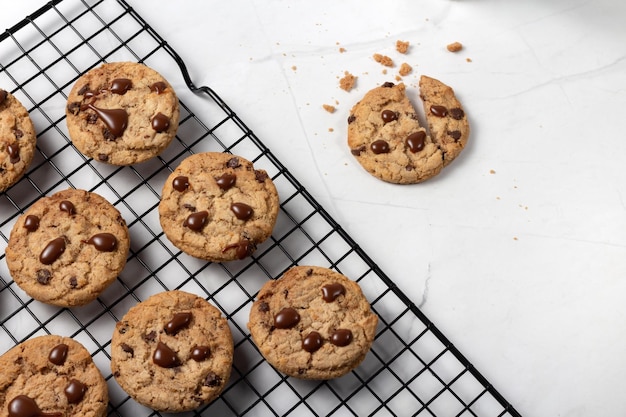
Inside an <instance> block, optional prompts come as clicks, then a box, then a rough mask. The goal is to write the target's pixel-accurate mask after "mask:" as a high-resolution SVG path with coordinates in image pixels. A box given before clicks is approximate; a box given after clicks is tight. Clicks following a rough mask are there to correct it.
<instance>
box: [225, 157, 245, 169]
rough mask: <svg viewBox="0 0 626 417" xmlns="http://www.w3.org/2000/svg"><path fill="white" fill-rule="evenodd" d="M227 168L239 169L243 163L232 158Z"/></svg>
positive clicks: (227, 163)
mask: <svg viewBox="0 0 626 417" xmlns="http://www.w3.org/2000/svg"><path fill="white" fill-rule="evenodd" d="M226 166H227V167H228V168H239V167H240V166H241V163H239V158H237V157H234V158H230V159H229V160H228V162H226Z"/></svg>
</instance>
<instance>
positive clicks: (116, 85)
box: [111, 78, 133, 96]
mask: <svg viewBox="0 0 626 417" xmlns="http://www.w3.org/2000/svg"><path fill="white" fill-rule="evenodd" d="M131 88H133V82H132V81H131V80H129V79H128V78H116V79H114V80H113V81H112V82H111V92H112V93H113V94H119V95H120V96H123V95H124V94H126V92H127V91H128V90H130V89H131Z"/></svg>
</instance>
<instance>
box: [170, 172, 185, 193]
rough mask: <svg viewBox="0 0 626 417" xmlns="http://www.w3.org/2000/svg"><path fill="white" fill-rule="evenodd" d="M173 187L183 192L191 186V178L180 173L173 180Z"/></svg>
mask: <svg viewBox="0 0 626 417" xmlns="http://www.w3.org/2000/svg"><path fill="white" fill-rule="evenodd" d="M172 187H174V189H175V190H176V191H178V192H181V193H182V192H183V191H185V190H187V188H189V178H188V177H185V176H184V175H180V176H178V177H176V178H174V179H173V180H172Z"/></svg>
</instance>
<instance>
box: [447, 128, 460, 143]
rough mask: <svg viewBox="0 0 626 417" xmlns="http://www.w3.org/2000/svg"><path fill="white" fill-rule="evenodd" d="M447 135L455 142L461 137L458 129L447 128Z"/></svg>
mask: <svg viewBox="0 0 626 417" xmlns="http://www.w3.org/2000/svg"><path fill="white" fill-rule="evenodd" d="M448 135H450V137H451V138H452V139H454V141H455V142H456V141H458V140H459V139H461V132H460V131H459V130H448Z"/></svg>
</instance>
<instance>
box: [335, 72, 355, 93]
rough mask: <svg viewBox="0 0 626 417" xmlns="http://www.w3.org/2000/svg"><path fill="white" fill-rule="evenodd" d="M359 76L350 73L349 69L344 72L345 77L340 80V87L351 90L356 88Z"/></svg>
mask: <svg viewBox="0 0 626 417" xmlns="http://www.w3.org/2000/svg"><path fill="white" fill-rule="evenodd" d="M356 79H357V77H355V76H354V75H352V74H350V73H349V72H348V71H346V72H344V76H343V78H341V79H340V80H339V87H340V88H341V89H342V90H345V91H350V90H352V89H353V88H354V84H355V83H356Z"/></svg>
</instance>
